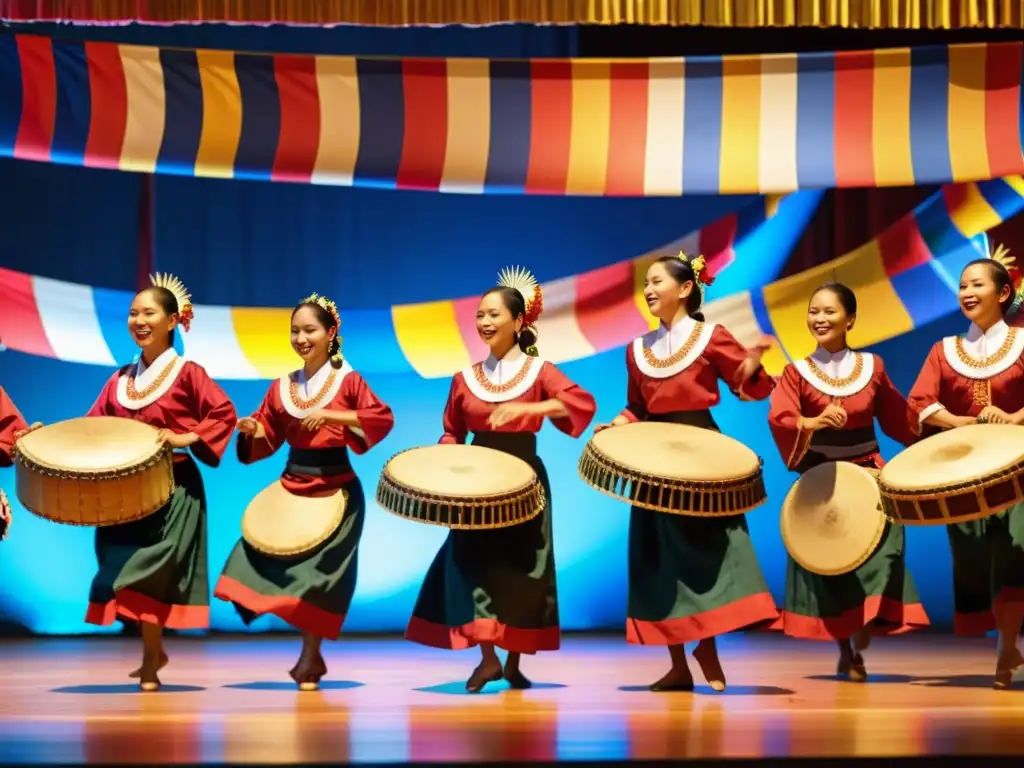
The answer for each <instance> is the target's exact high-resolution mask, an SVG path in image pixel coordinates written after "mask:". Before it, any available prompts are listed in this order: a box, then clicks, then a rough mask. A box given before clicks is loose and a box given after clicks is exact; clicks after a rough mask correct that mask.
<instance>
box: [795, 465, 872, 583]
mask: <svg viewBox="0 0 1024 768" xmlns="http://www.w3.org/2000/svg"><path fill="white" fill-rule="evenodd" d="M877 474H878V473H877V470H876V471H872V470H870V469H867V468H865V467H860V466H858V465H856V464H852V463H850V462H846V461H837V462H827V463H825V464H819V465H818V466H816V467H814V468H813V469H809V470H808V471H807V472H805V473H804V474H803V475H801V476H800V478H799V479H798V480H797V481H796V482H795V483H794V484H793V487H792V488H791V489H790V490H789V493H788V494H786V499H785V501H783V503H782V514H781V516H780V521H779V527H780V530H781V533H782V541H783V544H784V545H785V547H786V551H787V552H789V555H790V557H792V558H793V559H794V560H795V561H796V562H797V563H798V564H799V565H800V566H802V567H803V568H804V569H806V570H808V571H810V572H811V573H816V574H818V575H819V576H839V575H841V574H844V573H851V572H852V571H855V570H857V569H858V568H859V567H860V566H862V565H864V563H866V562H867V561H868V560H869V559H871V556H872V555H873V554H874V553H875V550H876V549H878V545H879V544H880V543H881V541H882V537H883V536H884V535H885V527H886V525H887V524H888V520H887V519H886V516H885V513H884V511H883V508H882V497H881V494H880V492H879V490H878V480H877Z"/></svg>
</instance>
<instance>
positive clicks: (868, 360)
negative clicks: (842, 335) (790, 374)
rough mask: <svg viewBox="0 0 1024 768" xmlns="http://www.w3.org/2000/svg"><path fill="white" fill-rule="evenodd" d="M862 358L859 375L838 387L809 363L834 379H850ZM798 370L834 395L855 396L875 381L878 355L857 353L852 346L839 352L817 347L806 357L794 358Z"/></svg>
mask: <svg viewBox="0 0 1024 768" xmlns="http://www.w3.org/2000/svg"><path fill="white" fill-rule="evenodd" d="M858 360H860V361H861V369H860V372H859V373H858V374H857V376H856V377H855V378H853V379H851V380H850V381H845V382H843V384H842V386H834V385H833V384H829V383H828V382H826V381H824V380H823V379H822V378H821V376H819V375H818V374H817V373H815V371H814V370H813V369H812V368H811V366H810V364H809V362H813V363H814V365H815V366H816V367H817V368H818V369H819V370H820V371H821V373H823V374H824V375H826V376H828V377H829V378H832V379H847V378H849V377H850V376H852V375H853V374H854V372H855V371H856V367H857V361H858ZM793 365H794V367H796V370H797V373H799V374H800V375H801V376H802V377H803V378H804V380H805V381H806V382H807V383H808V384H810V385H811V386H812V387H814V388H815V389H816V390H818V391H819V392H821V393H822V394H825V395H831V396H832V397H851V396H852V395H855V394H857V393H858V392H860V391H861V390H862V389H864V387H866V386H867V385H868V382H869V381H871V377H872V376H874V375H875V356H874V355H872V354H868V353H864V352H854V351H853V350H852V349H849V348H846V349H841V350H839V351H838V352H834V353H833V352H829V351H828V350H827V349H825V348H823V347H820V346H819V347H817V348H816V349H815V350H814V352H812V353H811V354H810V356H809V357H807V358H805V359H803V360H795V361H793Z"/></svg>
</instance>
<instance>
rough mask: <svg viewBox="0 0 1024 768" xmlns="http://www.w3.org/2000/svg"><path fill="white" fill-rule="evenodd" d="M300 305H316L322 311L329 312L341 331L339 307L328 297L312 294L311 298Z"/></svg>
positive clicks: (307, 298)
mask: <svg viewBox="0 0 1024 768" xmlns="http://www.w3.org/2000/svg"><path fill="white" fill-rule="evenodd" d="M299 303H300V304H316V305H317V306H318V307H320V308H321V309H322V310H324V311H325V312H327V314H329V315H330V316H331V318H332V319H333V320H334V324H335V325H336V326H338V329H339V330H340V329H341V315H339V314H338V305H337V304H335V303H334V302H333V301H331V300H330V299H328V298H327V297H326V296H321V295H320V294H319V293H311V294H309V296H307V297H306V298H304V299H303V300H302V301H300V302H299Z"/></svg>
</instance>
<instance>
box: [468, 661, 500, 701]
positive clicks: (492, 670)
mask: <svg viewBox="0 0 1024 768" xmlns="http://www.w3.org/2000/svg"><path fill="white" fill-rule="evenodd" d="M502 672H503V670H502V667H501V662H500V661H498V659H497V657H495V658H493V659H484V660H483V661H481V662H480V663H479V664H478V665H477V667H476V669H474V670H473V674H472V675H470V676H469V680H467V681H466V693H480V691H482V690H483V689H484V686H485V685H487V684H488V683H496V682H498V681H499V680H501V678H502Z"/></svg>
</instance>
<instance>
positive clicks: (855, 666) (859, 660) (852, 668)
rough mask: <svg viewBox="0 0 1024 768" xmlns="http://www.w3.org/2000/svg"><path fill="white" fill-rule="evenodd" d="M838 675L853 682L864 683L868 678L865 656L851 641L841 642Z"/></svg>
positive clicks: (837, 667)
mask: <svg viewBox="0 0 1024 768" xmlns="http://www.w3.org/2000/svg"><path fill="white" fill-rule="evenodd" d="M836 676H837V677H841V678H846V679H847V680H849V681H850V682H852V683H863V682H865V681H866V680H867V679H868V671H867V668H866V667H865V665H864V657H863V656H861V655H860V653H859V652H858V651H855V650H853V649H852V648H851V647H850V644H849V643H845V642H844V643H840V646H839V664H838V665H837V666H836Z"/></svg>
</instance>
